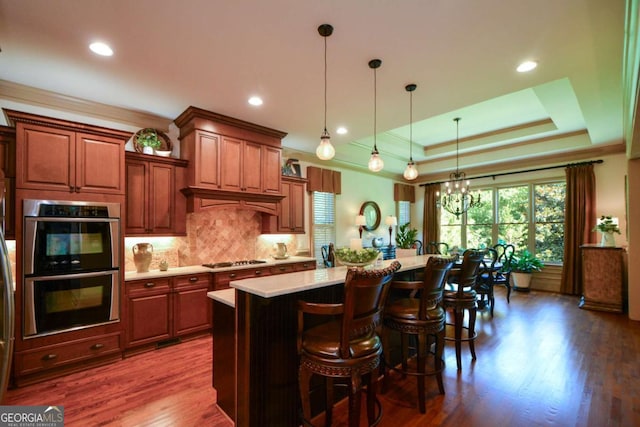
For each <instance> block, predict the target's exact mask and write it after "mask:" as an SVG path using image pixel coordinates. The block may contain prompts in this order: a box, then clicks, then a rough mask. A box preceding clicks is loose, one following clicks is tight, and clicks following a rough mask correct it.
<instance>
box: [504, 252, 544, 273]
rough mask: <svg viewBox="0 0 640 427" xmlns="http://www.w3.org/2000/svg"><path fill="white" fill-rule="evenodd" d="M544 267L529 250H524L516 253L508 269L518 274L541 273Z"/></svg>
mask: <svg viewBox="0 0 640 427" xmlns="http://www.w3.org/2000/svg"><path fill="white" fill-rule="evenodd" d="M542 267H544V263H543V262H542V261H540V260H539V259H538V258H536V257H535V256H533V254H532V253H531V252H529V251H528V250H527V249H523V250H521V251H520V252H518V253H516V254H515V255H514V256H513V258H512V259H511V263H510V264H509V266H508V268H509V269H510V270H511V271H514V272H516V273H531V272H533V271H540V269H541V268H542Z"/></svg>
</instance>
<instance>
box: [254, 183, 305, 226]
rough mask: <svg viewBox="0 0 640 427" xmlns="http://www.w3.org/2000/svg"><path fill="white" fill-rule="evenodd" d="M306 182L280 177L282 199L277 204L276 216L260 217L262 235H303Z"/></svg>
mask: <svg viewBox="0 0 640 427" xmlns="http://www.w3.org/2000/svg"><path fill="white" fill-rule="evenodd" d="M305 183H306V180H304V179H300V178H292V177H285V176H283V177H282V194H284V198H283V199H282V200H281V201H280V202H279V204H278V215H263V216H262V232H263V233H264V234H277V233H287V234H296V233H304V186H305Z"/></svg>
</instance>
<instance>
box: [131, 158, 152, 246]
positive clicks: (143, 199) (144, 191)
mask: <svg viewBox="0 0 640 427" xmlns="http://www.w3.org/2000/svg"><path fill="white" fill-rule="evenodd" d="M148 168H149V163H147V162H141V161H137V160H127V167H126V169H127V174H126V182H127V191H126V194H127V211H126V230H125V233H127V234H143V233H146V232H147V230H148V225H147V222H148V220H147V218H148V212H147V210H148V209H147V204H148V202H147V201H148V199H149V188H148V182H149V180H148Z"/></svg>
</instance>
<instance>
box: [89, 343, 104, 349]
mask: <svg viewBox="0 0 640 427" xmlns="http://www.w3.org/2000/svg"><path fill="white" fill-rule="evenodd" d="M101 348H104V344H100V343H97V344H94V345H92V346H91V350H100V349H101Z"/></svg>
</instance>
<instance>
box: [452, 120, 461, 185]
mask: <svg viewBox="0 0 640 427" xmlns="http://www.w3.org/2000/svg"><path fill="white" fill-rule="evenodd" d="M453 120H455V121H456V178H459V177H460V168H459V154H458V144H459V143H460V117H456V118H455V119H453Z"/></svg>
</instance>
